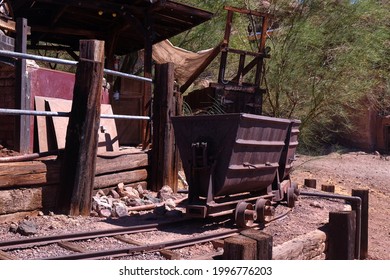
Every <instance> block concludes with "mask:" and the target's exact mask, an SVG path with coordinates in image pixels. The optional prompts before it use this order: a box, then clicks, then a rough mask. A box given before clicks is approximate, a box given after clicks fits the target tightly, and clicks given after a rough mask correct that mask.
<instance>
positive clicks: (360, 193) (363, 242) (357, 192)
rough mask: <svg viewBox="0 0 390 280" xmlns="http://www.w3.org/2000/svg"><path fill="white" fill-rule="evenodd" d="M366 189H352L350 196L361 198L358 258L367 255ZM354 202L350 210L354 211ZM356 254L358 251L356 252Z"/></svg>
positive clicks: (363, 257)
mask: <svg viewBox="0 0 390 280" xmlns="http://www.w3.org/2000/svg"><path fill="white" fill-rule="evenodd" d="M368 192H369V190H368V189H352V196H357V197H360V198H361V200H362V210H361V221H360V228H361V232H360V259H366V258H367V257H368ZM356 207H357V206H356V204H353V205H352V210H355V211H356ZM356 255H358V252H356Z"/></svg>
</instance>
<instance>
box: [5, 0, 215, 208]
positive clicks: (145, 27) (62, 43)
mask: <svg viewBox="0 0 390 280" xmlns="http://www.w3.org/2000/svg"><path fill="white" fill-rule="evenodd" d="M7 4H8V7H9V8H10V13H9V17H7V18H6V19H5V20H4V19H3V18H2V24H1V28H2V29H3V28H5V29H6V30H7V32H10V33H12V34H14V33H16V43H15V45H16V47H15V50H18V51H19V52H26V51H27V49H39V50H55V51H66V52H67V53H69V55H71V56H72V57H73V58H74V59H75V60H78V61H80V62H79V64H78V69H77V74H76V82H75V90H74V92H75V94H74V95H73V109H72V112H71V117H70V121H69V126H68V131H67V141H66V147H65V153H64V157H63V158H62V159H61V164H62V168H61V172H60V174H61V175H60V177H59V178H60V180H59V181H60V182H61V183H60V184H61V188H60V190H59V191H57V195H58V194H59V201H58V203H56V206H57V209H59V210H60V211H61V212H64V213H68V214H72V215H78V214H82V215H87V214H89V211H90V199H91V196H92V193H93V189H94V187H96V185H98V186H100V185H104V186H107V184H109V183H111V184H112V185H114V183H113V182H114V181H115V180H116V179H118V178H120V179H122V182H124V181H125V179H126V178H128V177H132V176H135V177H137V178H136V179H134V181H135V182H141V183H142V182H144V181H146V180H147V176H148V174H147V172H146V170H135V171H125V172H126V176H124V177H125V178H123V177H120V176H110V175H108V174H104V176H106V177H107V176H108V177H107V178H109V179H107V180H108V181H111V182H109V183H108V182H107V180H103V179H101V180H96V182H94V179H95V160H96V141H95V140H96V133H95V132H96V131H97V127H96V125H97V124H98V123H99V114H100V97H99V96H100V95H99V94H100V89H101V88H102V77H103V75H102V69H103V58H104V57H106V58H107V61H106V66H107V67H106V68H111V69H113V65H114V59H115V56H117V55H124V54H129V53H131V52H134V51H138V50H140V49H144V58H143V62H144V66H143V72H144V73H143V75H144V76H145V77H147V78H151V77H152V53H151V52H152V45H153V44H154V43H156V42H159V41H161V40H164V39H166V38H169V37H172V36H174V35H176V34H178V33H181V32H183V31H185V30H188V29H190V28H192V27H194V26H196V25H198V24H200V23H202V22H204V21H206V20H208V19H210V18H211V16H212V13H210V12H206V11H203V10H199V9H196V8H193V7H190V6H187V5H183V4H179V3H176V2H174V1H169V0H164V1H162V0H161V1H146V0H136V1H132V2H131V4H129V3H128V2H127V1H122V0H116V1H114V0H104V1H92V0H87V1H81V2H80V1H62V0H54V1H45V0H38V1H29V0H26V1H7ZM13 19H17V20H16V24H15V28H13V26H14V25H13V24H11V23H12V22H13ZM5 23H6V24H5ZM27 24H28V25H29V26H27ZM18 26H19V27H18ZM30 27H31V29H30ZM30 30H31V33H30ZM27 36H29V38H28V39H29V40H27ZM82 38H90V39H93V40H100V41H99V42H102V43H105V46H106V47H105V48H101V47H96V49H99V50H98V51H97V52H92V53H89V50H90V49H89V47H87V48H86V49H83V48H79V41H80V39H82ZM18 46H19V47H18ZM82 46H83V44H82ZM92 49H95V47H92ZM84 50H85V51H86V52H84ZM78 52H80V55H78V54H77V53H78ZM87 53H88V55H86V54H87ZM90 55H92V56H90ZM96 55H97V57H98V59H97V57H96ZM15 61H17V64H20V65H18V66H17V71H16V72H15V73H16V74H15V76H16V77H17V78H18V77H19V78H18V79H17V80H16V83H15V85H16V93H15V95H14V96H13V98H14V99H15V100H16V106H15V107H16V108H21V109H27V110H31V109H33V108H32V106H31V104H30V103H27V102H25V100H29V99H30V96H29V92H28V87H26V86H24V85H25V84H26V83H25V82H24V81H23V80H22V79H25V78H26V75H25V73H26V70H25V69H26V66H25V64H26V60H25V59H20V60H13V59H11V60H9V61H7V62H8V63H10V64H13V63H15ZM91 61H92V62H91ZM88 69H89V70H91V71H89V70H88ZM87 73H90V74H91V75H92V76H84V75H87ZM157 73H161V75H168V73H169V71H168V72H166V71H161V72H159V70H157ZM165 78H166V77H165V76H160V78H159V81H157V83H156V85H155V89H156V94H157V95H159V94H162V95H164V96H155V98H156V100H160V101H158V102H166V103H170V102H172V100H171V98H172V97H173V95H172V94H171V95H169V93H173V92H174V91H173V79H171V80H170V81H171V82H168V83H165V81H166V80H165ZM141 87H142V91H141V94H142V97H141V98H140V99H141V104H140V107H141V112H140V113H141V115H145V116H149V115H152V114H151V96H152V85H151V83H143V84H142V85H141ZM160 88H161V90H160ZM79 93H80V94H79ZM165 95H168V96H165ZM164 100H165V101H164ZM164 104H165V103H164ZM160 105H161V104H160ZM0 107H1V104H0ZM76 108H78V109H79V110H76ZM156 108H159V109H160V110H161V111H160V112H161V114H158V115H159V116H163V115H164V116H165V117H164V118H163V119H161V121H162V122H161V125H157V129H156V130H155V131H156V132H158V134H157V135H156V138H155V139H154V141H155V142H156V143H155V144H156V145H154V146H155V147H156V148H155V149H154V150H155V152H156V153H155V154H154V155H153V156H156V157H157V158H156V162H159V163H161V162H164V163H166V162H168V163H172V162H173V161H174V158H175V157H173V158H172V160H168V161H167V157H166V156H167V155H168V156H169V157H170V155H169V154H167V153H169V152H170V151H172V150H171V149H169V150H166V149H165V148H166V147H167V145H165V144H164V145H165V146H164V145H163V146H164V147H161V145H159V144H158V143H163V142H164V141H166V140H167V138H166V137H165V136H167V134H169V129H168V126H167V125H169V124H168V122H169V116H170V114H167V112H169V111H168V108H167V107H165V106H163V107H161V106H158V105H157V106H156ZM169 108H171V107H169ZM114 113H115V112H114ZM127 113H128V112H127ZM32 119H33V118H32V117H30V116H27V117H21V121H17V122H16V124H17V128H16V129H15V131H16V136H15V141H14V142H15V143H16V145H15V146H14V147H10V148H16V147H17V148H18V150H19V151H20V152H22V153H29V152H31V149H30V147H31V146H32V145H31V143H32V141H33V136H32V130H30V128H31V125H30V124H29V123H28V121H32ZM155 120H156V123H158V121H160V119H155ZM141 129H142V131H143V139H142V142H143V143H142V144H143V147H144V148H146V147H147V145H148V144H149V143H148V142H149V141H150V140H151V139H150V135H151V129H150V123H147V122H146V121H143V122H142V128H141ZM168 136H169V135H168ZM172 137H173V136H172ZM172 137H171V138H172ZM168 138H169V137H168ZM168 143H170V144H171V145H173V141H169V142H168ZM160 148H162V149H160ZM160 155H161V156H162V157H160ZM176 158H177V157H176ZM152 161H153V159H152ZM176 161H177V160H176ZM7 165H8V164H7ZM128 165H131V164H130V163H128ZM164 166H165V167H164V170H162V172H160V173H159V174H160V176H163V177H165V176H167V173H166V172H167V170H170V169H171V168H172V166H171V165H164ZM176 166H177V165H176ZM176 168H177V167H176ZM159 169H160V168H159ZM33 172H34V171H33ZM96 172H98V168H97V169H96ZM134 172H135V173H134ZM43 173H46V176H47V177H45V178H46V179H47V178H50V176H52V175H53V176H54V177H57V176H58V174H49V171H48V170H46V171H44V172H43ZM130 173H131V174H130ZM172 174H176V176H177V169H173V171H172V172H171V174H170V175H169V176H170V177H169V178H168V179H169V180H170V181H169V182H171V181H173V180H175V178H177V177H176V176H173V175H172ZM4 175H5V176H7V174H4ZM171 175H172V176H171ZM157 176H159V175H157ZM102 177H103V176H102ZM114 177H115V178H114ZM46 179H44V181H45V180H46ZM34 180H38V181H39V179H37V178H34V179H32V180H31V181H32V182H31V183H32V184H33V185H36V184H37V183H36V182H37V181H34ZM155 181H156V182H158V183H157V185H153V186H154V188H155V189H156V190H158V189H159V188H161V187H162V186H163V184H165V183H166V182H164V178H162V180H161V178H157V179H156V180H155ZM176 181H177V179H176ZM118 183H119V182H118ZM26 184H27V182H26V181H24V182H23V185H26ZM41 184H42V183H39V184H38V185H39V186H40V187H42V185H41ZM172 187H175V184H173V185H172ZM38 192H39V193H41V196H40V197H41V200H40V203H38V204H37V205H40V206H41V207H44V206H43V205H42V203H43V201H44V199H43V196H45V195H43V188H41V190H40V191H38Z"/></svg>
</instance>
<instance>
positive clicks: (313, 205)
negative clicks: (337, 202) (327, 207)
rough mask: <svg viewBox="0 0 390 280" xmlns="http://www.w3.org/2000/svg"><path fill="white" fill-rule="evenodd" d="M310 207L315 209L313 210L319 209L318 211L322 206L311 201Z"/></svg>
mask: <svg viewBox="0 0 390 280" xmlns="http://www.w3.org/2000/svg"><path fill="white" fill-rule="evenodd" d="M310 206H312V207H315V208H320V209H323V208H324V206H322V205H321V204H320V203H318V202H317V201H313V202H311V203H310Z"/></svg>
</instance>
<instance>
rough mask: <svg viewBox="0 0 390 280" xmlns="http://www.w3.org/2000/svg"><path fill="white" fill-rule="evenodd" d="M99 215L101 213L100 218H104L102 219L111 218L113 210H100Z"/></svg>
mask: <svg viewBox="0 0 390 280" xmlns="http://www.w3.org/2000/svg"><path fill="white" fill-rule="evenodd" d="M98 213H99V217H102V218H109V217H111V210H110V209H100V210H99V211H98Z"/></svg>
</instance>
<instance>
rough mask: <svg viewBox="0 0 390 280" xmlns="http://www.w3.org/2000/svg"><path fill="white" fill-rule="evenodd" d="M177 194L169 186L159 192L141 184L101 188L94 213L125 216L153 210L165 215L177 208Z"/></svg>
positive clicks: (95, 199) (95, 200) (103, 215)
mask: <svg viewBox="0 0 390 280" xmlns="http://www.w3.org/2000/svg"><path fill="white" fill-rule="evenodd" d="M174 199H175V196H174V193H173V191H172V189H171V188H170V187H169V186H164V187H163V188H162V189H161V190H160V191H159V192H158V193H157V194H153V193H152V192H150V191H148V190H145V189H143V188H142V186H141V185H138V186H137V187H126V186H124V184H123V183H120V184H118V186H117V187H116V188H115V189H112V190H110V191H108V192H107V193H105V192H104V191H102V190H100V191H99V192H98V193H97V194H96V195H95V196H94V197H93V201H92V215H93V216H99V217H105V218H109V217H124V216H128V215H130V214H131V213H132V212H133V211H139V210H153V211H154V213H155V214H156V215H165V214H166V213H167V212H169V211H172V210H175V208H176V203H175V200H174Z"/></svg>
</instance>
